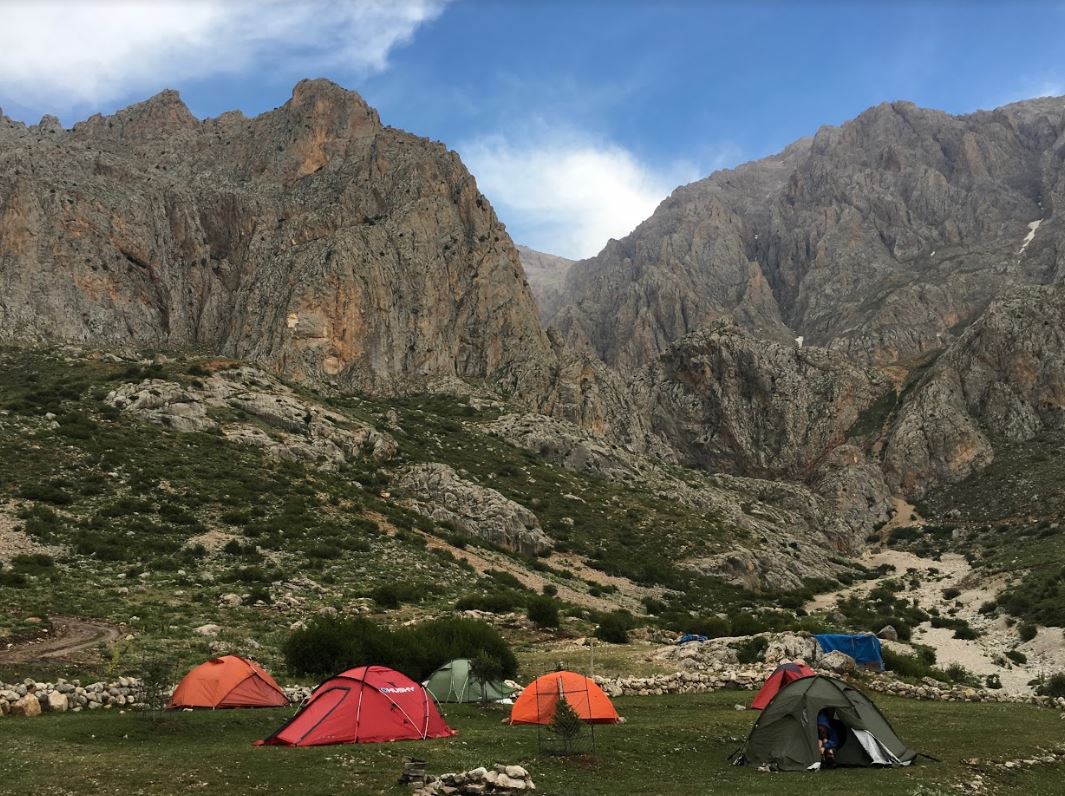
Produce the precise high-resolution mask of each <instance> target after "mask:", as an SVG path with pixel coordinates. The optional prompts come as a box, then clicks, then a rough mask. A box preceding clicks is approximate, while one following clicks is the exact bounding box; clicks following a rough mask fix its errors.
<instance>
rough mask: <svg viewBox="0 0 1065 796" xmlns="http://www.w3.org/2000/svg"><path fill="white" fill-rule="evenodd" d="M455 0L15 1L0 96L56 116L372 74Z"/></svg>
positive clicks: (0, 55) (2, 36)
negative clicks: (246, 85) (240, 81)
mask: <svg viewBox="0 0 1065 796" xmlns="http://www.w3.org/2000/svg"><path fill="white" fill-rule="evenodd" d="M446 1H447V0H319V1H318V2H306V1H304V2H300V1H299V0H229V1H228V2H225V1H224V0H221V1H220V0H215V1H213V2H211V1H209V0H93V1H92V2H88V1H86V2H76V1H75V2H55V1H54V0H37V1H36V2H34V0H23V1H22V2H19V3H14V2H8V3H5V4H4V6H3V10H2V12H0V18H2V23H0V31H2V32H0V100H3V99H7V100H11V101H13V102H15V103H17V104H20V105H24V106H27V107H47V108H51V109H55V110H58V111H65V110H69V109H71V108H75V107H80V106H84V105H91V104H97V103H101V102H106V101H109V100H115V99H121V98H124V97H127V96H129V95H130V94H132V93H134V92H138V91H142V90H145V89H148V90H155V89H159V88H162V87H163V86H168V85H171V84H172V83H174V82H175V81H179V80H186V79H195V78H203V77H208V76H211V75H215V74H223V73H239V72H242V71H247V70H250V69H252V68H255V69H265V70H268V69H272V68H277V67H278V66H279V65H282V64H283V65H285V66H286V67H287V68H299V69H302V71H303V72H305V73H307V75H305V76H309V70H313V69H322V68H329V69H338V70H346V71H349V72H373V71H379V70H381V69H384V68H385V67H386V66H387V63H388V54H389V52H390V51H391V50H392V48H393V47H395V46H396V45H398V44H401V43H403V42H404V41H407V40H408V39H410V37H411V36H412V35H413V33H414V31H415V30H416V29H417V28H418V26H419V25H421V24H422V23H424V22H426V21H428V20H431V19H433V18H434V17H435V16H437V15H438V14H439V13H440V11H441V9H442V8H443V5H444V4H445V2H446Z"/></svg>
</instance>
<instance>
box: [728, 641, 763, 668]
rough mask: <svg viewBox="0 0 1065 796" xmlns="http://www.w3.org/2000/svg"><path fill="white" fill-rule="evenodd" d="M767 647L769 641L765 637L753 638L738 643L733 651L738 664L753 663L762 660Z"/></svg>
mask: <svg viewBox="0 0 1065 796" xmlns="http://www.w3.org/2000/svg"><path fill="white" fill-rule="evenodd" d="M768 646H769V639H767V638H766V637H765V636H755V637H754V638H749V639H746V640H744V641H741V642H739V643H738V644H736V645H735V646H734V647H733V649H735V650H736V660H738V661H739V662H740V663H754V662H755V661H759V660H761V659H762V655H763V654H765V651H766V648H767V647H768Z"/></svg>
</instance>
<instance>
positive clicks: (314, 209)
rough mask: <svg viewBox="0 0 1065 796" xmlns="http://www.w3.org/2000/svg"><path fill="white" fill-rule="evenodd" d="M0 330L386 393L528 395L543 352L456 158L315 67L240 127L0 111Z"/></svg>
mask: <svg viewBox="0 0 1065 796" xmlns="http://www.w3.org/2000/svg"><path fill="white" fill-rule="evenodd" d="M0 339H2V340H7V341H17V342H22V343H31V344H32V343H40V342H49V343H55V342H77V343H80V342H86V341H88V342H92V343H95V344H114V345H125V344H132V345H137V346H145V347H161V346H162V347H174V348H177V347H186V346H198V347H203V348H207V349H209V350H211V351H213V352H217V353H221V354H226V355H228V356H233V357H239V358H242V359H246V360H252V361H255V362H258V363H261V364H263V365H265V366H267V367H269V368H271V369H273V370H275V371H277V372H281V373H284V374H287V375H288V376H291V377H294V378H299V379H307V380H312V381H315V382H319V383H336V384H338V385H340V386H343V387H347V388H357V389H361V390H366V391H371V392H383V393H391V392H403V391H409V390H415V389H420V388H421V387H422V386H423V385H424V384H425V383H427V382H429V381H431V380H433V379H436V378H442V377H459V378H462V379H466V380H471V381H488V382H490V383H492V384H495V385H498V386H500V387H502V388H505V389H507V390H509V391H512V392H513V391H520V392H522V393H523V394H530V395H533V394H538V393H539V392H541V391H542V389H543V381H544V378H545V373H546V368H547V367H548V362H549V360H550V355H551V352H550V346H549V344H548V341H547V338H546V336H545V335H544V333H543V331H542V329H541V327H540V324H539V323H538V321H537V317H536V308H535V304H534V302H533V299H532V296H531V294H530V293H529V290H528V287H527V286H526V285H525V283H524V280H523V278H522V270H521V265H520V263H519V261H518V254H517V251H516V250H515V249H514V246H513V244H512V243H511V241H510V239H509V237H508V236H507V234H506V231H505V230H504V228H503V226H502V225H501V224H500V223H499V221H498V219H497V218H496V216H495V214H494V212H493V211H492V208H491V207H490V205H489V204H488V202H487V200H486V199H485V198H484V197H483V196H482V195H481V194H480V193H479V192H478V190H477V186H476V183H475V182H474V179H473V178H472V177H471V176H470V174H469V173H468V172H467V171H466V169H465V167H464V166H463V165H462V163H461V161H460V160H459V157H458V155H456V154H455V153H454V152H451V151H449V150H447V149H446V148H445V147H444V146H442V145H441V144H439V143H435V142H431V141H428V140H426V139H423V138H418V137H416V136H413V135H410V134H408V133H404V132H401V131H399V130H395V129H393V128H390V127H387V126H383V125H382V124H381V121H380V119H379V118H378V115H377V112H376V111H374V110H373V109H372V108H370V107H369V106H368V105H366V103H365V102H364V101H363V100H362V98H361V97H359V95H358V94H355V93H354V92H351V91H345V90H344V89H342V88H340V87H339V86H336V85H334V84H332V83H330V82H328V81H324V80H312V81H303V82H301V83H300V84H298V85H297V86H296V87H295V89H294V90H293V93H292V97H291V99H290V100H289V101H288V102H286V103H285V104H284V105H283V106H281V107H280V108H278V109H276V110H274V111H271V112H269V113H265V114H263V115H261V116H258V117H256V118H254V119H246V118H244V117H243V116H242V115H241V114H240V113H236V112H234V113H227V114H223V115H222V116H220V117H219V118H217V119H207V120H205V121H202V122H201V121H199V120H197V119H196V118H195V117H193V116H192V114H191V113H189V111H188V109H187V108H186V107H185V106H184V104H183V103H182V102H181V100H180V98H179V97H178V95H177V94H176V93H175V92H172V91H166V92H163V93H162V94H159V95H157V96H155V97H153V98H152V99H150V100H148V101H146V102H143V103H140V104H138V105H133V106H131V107H129V108H126V109H124V110H122V111H119V112H118V113H116V114H115V115H113V116H108V117H103V116H99V115H97V116H94V117H92V118H91V119H88V120H86V121H84V122H81V123H79V124H77V125H75V126H74V128H73V129H72V130H62V129H61V128H58V127H57V126H55V125H47V126H36V127H26V126H24V125H22V124H20V123H16V122H12V121H10V120H8V119H6V118H4V117H0Z"/></svg>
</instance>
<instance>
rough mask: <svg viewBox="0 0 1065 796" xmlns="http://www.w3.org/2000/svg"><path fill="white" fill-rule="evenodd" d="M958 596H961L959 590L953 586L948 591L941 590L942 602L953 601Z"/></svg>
mask: <svg viewBox="0 0 1065 796" xmlns="http://www.w3.org/2000/svg"><path fill="white" fill-rule="evenodd" d="M960 594H961V589H959V588H957V587H955V586H951V587H950V588H948V589H943V599H944V600H953V599H954V598H955V597H958V596H959V595H960Z"/></svg>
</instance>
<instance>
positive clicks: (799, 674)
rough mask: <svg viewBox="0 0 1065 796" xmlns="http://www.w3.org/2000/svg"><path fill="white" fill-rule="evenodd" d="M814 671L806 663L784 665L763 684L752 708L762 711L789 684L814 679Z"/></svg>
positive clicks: (774, 671)
mask: <svg viewBox="0 0 1065 796" xmlns="http://www.w3.org/2000/svg"><path fill="white" fill-rule="evenodd" d="M816 674H817V672H815V671H814V670H813V669H811V668H810V667H809V666H807V665H806V664H805V663H792V662H791V661H788V662H787V663H782V664H780V666H778V667H777V668H776V669H774V670H773V673H772V674H771V675H769V677H767V678H766V679H765V683H763V684H762V688H761V689H760V690H759V691H758V694H757V695H756V696H755V698H754V701H753V702H752V703H751V708H752V709H754V710H761V709H762V708H764V707H765V706H766V705H768V704H769V703H770V702H771V701H772V700H773V697H775V696H776V695H777V692H778V691H779V690H780V689H781V688H783V687H784V686H786V685H787V684H788V683H790V682H793V681H795V680H800V679H802V678H803V677H813V676H814V675H816Z"/></svg>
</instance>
